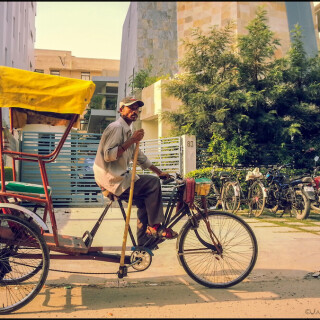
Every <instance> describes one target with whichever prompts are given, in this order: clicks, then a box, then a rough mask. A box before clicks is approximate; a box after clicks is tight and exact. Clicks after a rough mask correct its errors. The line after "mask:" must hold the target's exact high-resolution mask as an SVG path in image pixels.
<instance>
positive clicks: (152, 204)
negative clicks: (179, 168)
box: [121, 175, 164, 246]
mask: <svg viewBox="0 0 320 320" xmlns="http://www.w3.org/2000/svg"><path fill="white" fill-rule="evenodd" d="M139 177H140V179H139V180H137V181H136V182H135V183H134V190H133V202H134V205H135V206H137V208H138V210H137V218H138V220H137V240H138V245H140V246H141V245H143V244H144V242H145V241H146V240H147V238H146V236H145V233H146V230H147V226H148V225H149V226H153V225H155V224H158V223H162V222H164V214H163V203H162V194H161V185H160V179H159V178H158V177H156V176H152V175H139ZM129 194H130V188H128V189H127V190H125V191H124V192H123V193H122V194H121V198H122V199H129Z"/></svg>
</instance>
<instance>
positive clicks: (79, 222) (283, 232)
mask: <svg viewBox="0 0 320 320" xmlns="http://www.w3.org/2000/svg"><path fill="white" fill-rule="evenodd" d="M102 210H103V208H67V209H57V210H56V217H57V224H58V227H59V230H60V231H59V233H60V234H64V235H72V236H78V237H79V236H82V235H83V233H84V232H85V231H86V230H91V228H92V227H93V225H94V224H95V222H96V220H97V219H98V217H99V216H100V214H101V212H102ZM242 218H244V220H245V221H246V222H247V223H249V225H250V226H251V227H252V229H253V230H254V233H255V235H256V237H257V241H258V249H259V253H258V259H257V263H256V266H255V268H254V269H253V271H252V273H251V275H250V277H251V278H257V277H259V278H260V279H269V278H270V277H271V278H273V277H274V276H275V275H278V276H279V277H280V276H281V277H289V278H290V277H296V276H299V277H303V276H304V275H306V274H307V273H309V272H315V271H318V270H320V246H319V241H320V220H316V221H315V222H314V223H313V226H310V225H308V224H307V223H306V222H308V220H303V221H299V220H296V219H291V221H290V222H289V221H288V222H286V223H285V226H279V225H277V224H276V223H277V222H283V221H286V220H287V219H286V217H283V218H273V217H270V216H261V217H260V218H248V217H247V215H242ZM309 220H310V219H309ZM184 222H185V221H180V222H179V223H178V224H177V225H176V226H175V227H174V229H175V230H176V231H179V230H180V229H181V227H182V225H183V224H184ZM124 225H125V223H124V221H123V218H122V215H121V212H120V209H119V208H111V209H110V210H109V212H108V213H107V216H106V217H105V220H104V221H103V223H102V225H101V228H100V229H99V231H98V233H97V234H96V237H95V238H94V241H93V246H118V247H119V246H121V245H122V238H123V231H124ZM131 227H132V231H133V233H134V234H135V230H136V208H135V207H133V208H132V212H131ZM310 230H312V231H313V232H314V233H310V232H308V231H310ZM127 246H131V241H130V237H129V236H128V242H127ZM62 261H64V260H62ZM66 261H67V263H66V264H65V263H61V261H60V260H59V261H55V260H51V268H52V269H62V270H72V271H83V272H117V271H118V268H119V266H118V264H117V263H108V262H102V261H91V260H83V261H80V262H79V261H72V260H66ZM155 275H157V276H156V277H155ZM185 275H186V273H185V271H184V269H183V268H182V267H181V266H180V264H179V262H178V259H177V256H176V240H167V241H166V242H164V243H162V244H160V245H159V249H158V250H155V251H154V256H153V257H152V264H151V266H150V267H149V268H148V269H147V270H145V271H143V272H137V273H133V274H129V276H128V277H127V278H126V280H130V279H148V278H150V279H152V280H153V281H155V280H156V279H157V278H158V277H161V279H164V278H168V279H170V281H175V279H177V277H178V276H185ZM106 279H113V280H116V279H117V276H116V275H99V276H86V275H77V274H65V273H58V272H51V271H50V273H49V277H48V280H49V281H50V282H51V281H52V282H57V281H58V282H61V281H62V282H69V281H71V282H72V283H74V282H77V283H85V284H88V283H95V284H96V283H101V282H102V283H103V282H105V281H106Z"/></svg>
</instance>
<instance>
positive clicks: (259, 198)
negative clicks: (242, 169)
mask: <svg viewBox="0 0 320 320" xmlns="http://www.w3.org/2000/svg"><path fill="white" fill-rule="evenodd" d="M263 180H264V176H263V174H262V173H261V172H260V171H259V168H255V169H254V170H253V171H249V172H248V173H247V175H246V181H248V183H249V188H248V196H247V201H248V207H249V216H251V215H254V216H255V217H259V216H260V215H261V214H262V212H263V210H264V208H265V204H266V199H267V191H266V187H265V185H264V182H263Z"/></svg>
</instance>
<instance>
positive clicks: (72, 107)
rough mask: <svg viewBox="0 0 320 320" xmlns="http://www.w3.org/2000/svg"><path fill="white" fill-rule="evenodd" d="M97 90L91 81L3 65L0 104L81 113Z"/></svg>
mask: <svg viewBox="0 0 320 320" xmlns="http://www.w3.org/2000/svg"><path fill="white" fill-rule="evenodd" d="M94 90H95V84H94V83H93V82H92V81H85V80H78V79H72V78H66V77H60V76H53V75H48V74H43V73H38V72H32V71H26V70H21V69H15V68H9V67H4V66H0V107H9V108H11V107H15V108H24V109H29V110H33V111H40V112H55V113H76V114H82V113H83V111H84V109H85V107H86V105H87V104H88V103H89V102H90V100H91V98H92V95H93V93H94Z"/></svg>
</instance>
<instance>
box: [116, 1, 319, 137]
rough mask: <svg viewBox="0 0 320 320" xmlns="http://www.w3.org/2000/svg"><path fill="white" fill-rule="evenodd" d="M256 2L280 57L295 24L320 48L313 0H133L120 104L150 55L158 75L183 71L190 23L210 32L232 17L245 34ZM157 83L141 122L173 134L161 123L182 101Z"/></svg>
mask: <svg viewBox="0 0 320 320" xmlns="http://www.w3.org/2000/svg"><path fill="white" fill-rule="evenodd" d="M258 6H262V7H264V8H265V9H266V11H267V18H268V24H269V26H270V28H271V30H272V31H273V32H274V33H275V36H276V37H277V38H279V39H280V42H281V46H280V47H279V48H278V49H277V51H276V53H275V54H276V57H281V56H283V55H285V54H286V53H287V52H288V50H289V48H290V41H291V39H290V37H291V35H290V31H291V30H292V29H293V28H294V26H295V25H296V24H299V25H300V26H301V28H302V32H303V42H304V47H305V50H306V52H307V53H308V54H309V55H314V54H316V53H317V52H318V49H319V36H318V24H317V19H316V14H315V9H314V4H313V2H303V1H301V2H296V1H294V2H290V1H288V2H284V1H276V2H272V1H255V2H242V1H239V2H237V1H226V2H223V1H208V2H201V1H190V2H189V1H188V2H187V1H186V2H184V1H178V2H171V3H167V2H166V3H164V2H163V3H159V2H131V4H130V7H129V9H128V13H127V16H126V20H125V22H124V25H123V32H122V47H121V59H120V77H119V95H118V103H119V101H120V100H121V99H122V98H123V97H124V96H127V95H129V94H130V93H131V89H132V88H130V87H129V86H128V85H129V83H130V79H132V78H133V77H134V76H135V74H136V73H137V72H138V71H139V70H141V69H145V68H146V66H147V59H148V57H150V56H154V60H153V62H152V65H153V67H154V71H153V72H154V74H155V75H158V76H159V75H166V74H175V73H177V72H183V70H182V69H181V68H179V64H178V61H180V60H181V59H182V58H183V56H184V50H185V49H184V47H183V43H182V40H183V39H186V38H188V37H189V36H190V35H191V30H192V28H196V27H198V28H200V29H201V30H202V31H203V32H206V31H208V30H209V28H210V27H212V26H214V25H217V26H218V27H223V26H225V25H226V24H227V23H228V22H229V21H234V22H235V29H234V30H235V33H236V34H238V35H241V34H246V33H247V30H246V26H247V25H248V23H249V22H250V21H251V20H252V19H254V17H255V14H256V10H257V8H258ZM164 26H165V29H164V31H163V32H161V30H162V28H164ZM159 84H160V82H159V83H155V84H154V85H153V86H152V88H149V89H148V88H145V89H143V90H142V96H141V97H142V99H147V100H148V103H146V104H145V106H144V107H143V111H142V113H141V116H140V123H139V126H141V127H142V128H145V129H148V131H149V130H153V131H154V132H153V133H150V136H152V137H153V138H154V137H156V136H158V137H159V136H162V137H165V136H166V135H167V134H169V127H168V126H165V125H164V124H162V123H161V117H160V114H161V113H162V111H164V110H167V109H168V106H170V108H171V110H173V109H175V108H177V107H178V106H179V102H178V101H173V102H172V103H169V100H170V99H169V100H168V98H165V99H164V97H165V95H164V94H163V93H161V88H159ZM152 99H153V100H152ZM159 99H160V100H159ZM155 106H156V107H155ZM148 108H149V109H148Z"/></svg>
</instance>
